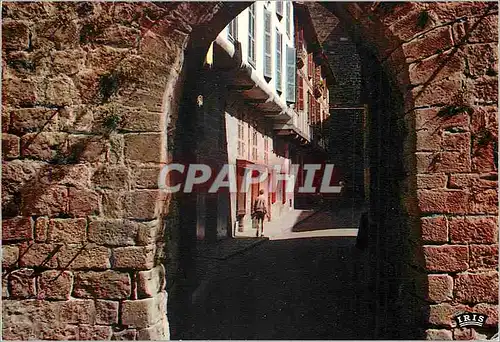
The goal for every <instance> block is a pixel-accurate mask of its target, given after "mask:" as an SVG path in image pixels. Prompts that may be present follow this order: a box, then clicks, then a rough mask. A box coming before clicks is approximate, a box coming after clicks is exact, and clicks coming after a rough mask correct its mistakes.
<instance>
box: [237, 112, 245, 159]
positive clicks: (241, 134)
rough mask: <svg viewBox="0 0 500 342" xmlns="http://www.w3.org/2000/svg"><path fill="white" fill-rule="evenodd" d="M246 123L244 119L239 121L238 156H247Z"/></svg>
mask: <svg viewBox="0 0 500 342" xmlns="http://www.w3.org/2000/svg"><path fill="white" fill-rule="evenodd" d="M245 154H246V146H245V125H244V123H243V121H238V156H239V157H242V158H245Z"/></svg>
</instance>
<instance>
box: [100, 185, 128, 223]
mask: <svg viewBox="0 0 500 342" xmlns="http://www.w3.org/2000/svg"><path fill="white" fill-rule="evenodd" d="M100 193H101V195H102V196H101V203H102V213H103V215H104V216H105V217H108V218H123V200H124V198H125V192H124V191H122V192H114V191H104V190H101V191H100Z"/></svg>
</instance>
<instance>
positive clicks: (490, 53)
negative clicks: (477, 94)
mask: <svg viewBox="0 0 500 342" xmlns="http://www.w3.org/2000/svg"><path fill="white" fill-rule="evenodd" d="M465 53H466V55H467V57H468V58H467V61H468V65H469V69H468V72H469V74H470V75H471V76H473V77H479V76H483V75H485V74H486V73H487V72H488V70H490V71H494V72H497V73H498V66H497V61H498V48H497V45H496V44H471V45H467V46H466V47H465Z"/></svg>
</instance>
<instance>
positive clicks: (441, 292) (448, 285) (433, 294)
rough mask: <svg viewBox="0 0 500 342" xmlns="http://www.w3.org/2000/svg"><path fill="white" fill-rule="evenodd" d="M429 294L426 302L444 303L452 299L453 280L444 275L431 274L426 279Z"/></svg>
mask: <svg viewBox="0 0 500 342" xmlns="http://www.w3.org/2000/svg"><path fill="white" fill-rule="evenodd" d="M427 279H428V282H429V292H428V294H427V300H430V301H431V302H434V303H441V302H446V301H449V300H451V299H453V278H452V277H450V276H449V275H445V274H431V275H428V277H427Z"/></svg>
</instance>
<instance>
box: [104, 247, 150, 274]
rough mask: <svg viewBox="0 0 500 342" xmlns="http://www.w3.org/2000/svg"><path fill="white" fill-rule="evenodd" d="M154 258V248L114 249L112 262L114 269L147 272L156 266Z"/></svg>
mask: <svg viewBox="0 0 500 342" xmlns="http://www.w3.org/2000/svg"><path fill="white" fill-rule="evenodd" d="M154 258H155V248H154V247H152V246H146V247H136V246H133V247H119V248H115V249H113V254H112V257H111V260H112V266H113V268H114V269H122V268H125V269H134V270H147V269H150V268H152V267H153V266H154Z"/></svg>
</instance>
